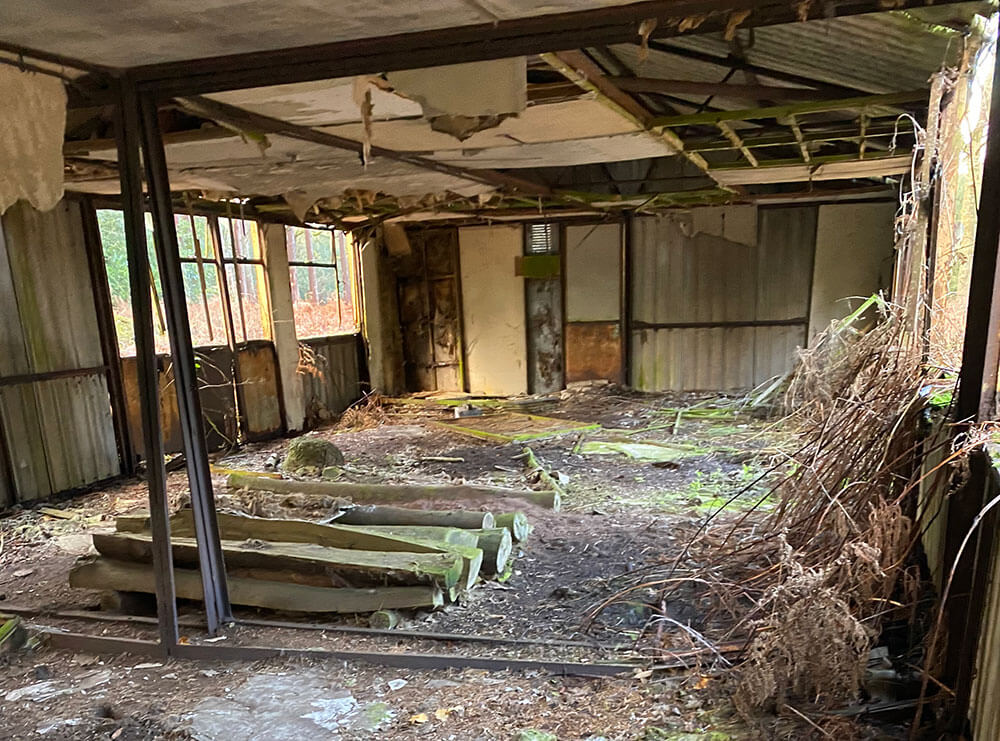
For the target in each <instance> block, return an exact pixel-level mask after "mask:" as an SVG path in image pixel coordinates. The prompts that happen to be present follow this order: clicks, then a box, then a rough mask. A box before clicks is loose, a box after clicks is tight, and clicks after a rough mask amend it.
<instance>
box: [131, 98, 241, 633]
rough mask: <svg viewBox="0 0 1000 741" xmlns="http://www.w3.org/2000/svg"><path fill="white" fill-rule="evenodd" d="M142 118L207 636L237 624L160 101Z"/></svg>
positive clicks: (148, 105) (142, 108)
mask: <svg viewBox="0 0 1000 741" xmlns="http://www.w3.org/2000/svg"><path fill="white" fill-rule="evenodd" d="M139 113H140V118H141V121H140V123H141V131H142V138H143V154H144V156H145V165H146V180H147V183H148V186H149V200H150V210H151V211H152V214H153V227H154V229H153V235H154V242H155V244H156V262H157V264H158V266H159V269H160V284H161V286H162V288H163V302H164V305H165V308H166V315H167V334H168V335H169V337H170V354H171V358H172V360H173V369H174V388H175V389H176V391H177V407H178V412H179V416H180V423H181V435H182V437H183V439H184V455H185V458H186V462H187V470H188V482H189V483H190V486H191V507H192V509H193V510H194V524H195V537H196V538H197V542H198V561H199V564H200V571H201V579H202V585H203V587H204V594H205V615H206V622H207V624H208V631H209V633H211V634H213V635H214V634H215V633H217V632H218V630H219V627H220V626H221V624H222V623H223V622H227V621H229V620H231V619H232V614H231V610H230V607H229V590H228V588H227V585H226V570H225V564H224V562H223V560H222V546H221V544H220V542H219V526H218V522H217V520H216V514H215V500H214V497H213V493H212V476H211V472H210V471H209V467H208V449H207V446H206V444H205V431H204V428H203V425H202V413H201V400H200V398H199V396H198V376H197V372H196V370H195V362H194V349H193V347H192V343H191V328H190V326H189V324H188V314H187V299H186V297H185V295H184V277H183V274H182V272H181V263H180V253H179V250H178V247H177V229H176V224H175V223H174V209H173V204H172V203H171V200H170V179H169V176H168V173H167V160H166V154H165V151H164V148H163V139H162V135H161V132H160V125H159V121H158V118H157V115H158V111H157V106H156V104H155V102H153V101H152V100H151V99H150V98H148V97H146V96H141V97H140V99H139Z"/></svg>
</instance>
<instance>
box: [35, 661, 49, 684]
mask: <svg viewBox="0 0 1000 741" xmlns="http://www.w3.org/2000/svg"><path fill="white" fill-rule="evenodd" d="M34 672H35V679H37V680H38V681H39V682H44V681H45V680H46V679H51V678H52V670H51V669H49V668H48V667H47V666H45V665H44V664H39V665H38V666H36V667H35V669H34Z"/></svg>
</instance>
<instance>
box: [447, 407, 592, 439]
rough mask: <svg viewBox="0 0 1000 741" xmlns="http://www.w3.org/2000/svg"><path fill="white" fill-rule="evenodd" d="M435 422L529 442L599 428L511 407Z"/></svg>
mask: <svg viewBox="0 0 1000 741" xmlns="http://www.w3.org/2000/svg"><path fill="white" fill-rule="evenodd" d="M435 424H436V425H437V426H439V427H441V428H442V429H445V430H448V431H449V432H455V433H457V434H459V435H468V436H469V437H476V438H482V439H484V440H492V441H494V442H500V443H515V442H528V441H529V440H541V439H545V438H550V437H558V436H560V435H571V434H574V433H581V432H587V431H590V430H597V429H599V428H600V425H598V424H592V423H587V422H576V421H573V420H567V419H555V418H553V417H540V416H538V415H535V414H521V413H519V412H508V411H499V412H494V413H492V414H483V415H480V416H466V417H463V418H462V419H461V421H448V420H444V421H439V422H435Z"/></svg>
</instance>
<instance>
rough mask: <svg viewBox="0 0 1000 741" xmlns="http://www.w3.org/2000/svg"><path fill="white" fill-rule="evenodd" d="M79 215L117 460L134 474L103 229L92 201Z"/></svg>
mask: <svg viewBox="0 0 1000 741" xmlns="http://www.w3.org/2000/svg"><path fill="white" fill-rule="evenodd" d="M80 216H81V218H82V219H83V243H84V247H85V248H86V250H87V266H88V268H89V269H90V285H91V289H92V291H93V294H94V311H95V313H96V315H97V327H98V329H99V330H100V335H101V355H102V357H103V358H104V364H105V365H106V366H107V367H108V370H107V372H106V373H105V376H106V380H107V384H108V396H109V397H110V400H111V421H112V424H113V425H114V429H115V442H116V443H117V445H118V458H119V461H120V462H121V471H122V473H124V474H127V475H132V474H134V473H135V455H134V451H133V446H132V440H131V437H130V435H129V429H128V411H127V405H126V403H125V389H124V385H123V383H122V359H121V354H120V353H119V351H118V333H117V331H116V330H115V317H114V312H113V311H112V309H111V290H110V288H109V287H108V274H107V269H106V267H105V265H104V251H103V249H102V244H101V229H100V225H99V224H98V223H97V210H96V209H95V208H94V204H93V201H92V200H91V199H90V198H84V199H82V200H81V201H80Z"/></svg>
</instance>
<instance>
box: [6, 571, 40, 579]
mask: <svg viewBox="0 0 1000 741" xmlns="http://www.w3.org/2000/svg"><path fill="white" fill-rule="evenodd" d="M34 573H35V570H34V569H18V570H17V571H15V572H14V573H13V574H11V576H13V577H14V578H15V579H23V578H24V577H26V576H31V575H32V574H34Z"/></svg>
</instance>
